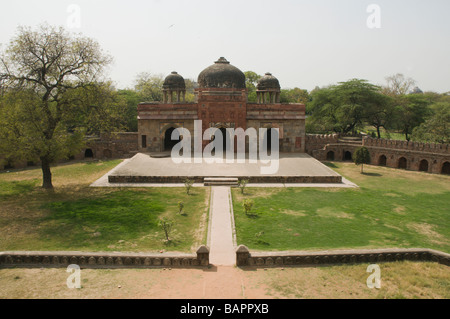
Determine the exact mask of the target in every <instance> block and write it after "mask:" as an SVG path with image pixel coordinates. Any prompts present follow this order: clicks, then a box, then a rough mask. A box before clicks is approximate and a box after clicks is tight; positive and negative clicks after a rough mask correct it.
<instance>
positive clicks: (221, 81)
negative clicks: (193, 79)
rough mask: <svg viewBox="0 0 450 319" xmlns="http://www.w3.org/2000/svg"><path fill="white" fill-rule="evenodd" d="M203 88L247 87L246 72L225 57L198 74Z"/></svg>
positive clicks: (199, 82)
mask: <svg viewBox="0 0 450 319" xmlns="http://www.w3.org/2000/svg"><path fill="white" fill-rule="evenodd" d="M197 82H198V84H199V86H200V87H201V88H230V89H245V88H246V86H245V74H244V73H243V72H242V71H241V70H239V69H238V68H237V67H235V66H232V65H231V64H230V62H228V61H227V60H226V59H225V58H224V57H221V58H220V59H219V60H218V61H216V62H215V63H214V64H213V65H211V66H209V67H207V68H206V69H204V70H203V71H202V72H201V73H200V74H199V76H198V81H197Z"/></svg>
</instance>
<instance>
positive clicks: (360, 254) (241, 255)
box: [236, 245, 450, 268]
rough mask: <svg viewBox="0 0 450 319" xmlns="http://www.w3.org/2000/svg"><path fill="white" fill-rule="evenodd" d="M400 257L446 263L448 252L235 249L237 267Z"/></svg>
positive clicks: (321, 263) (363, 261)
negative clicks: (267, 250)
mask: <svg viewBox="0 0 450 319" xmlns="http://www.w3.org/2000/svg"><path fill="white" fill-rule="evenodd" d="M401 260H410V261H434V262H438V263H440V264H444V265H447V266H450V254H446V253H443V252H440V251H436V250H431V249H416V248H411V249H373V250H337V251H321V252H305V251H287V252H252V253H250V251H249V250H248V248H247V247H246V246H244V245H241V246H239V247H238V248H237V250H236V265H237V266H238V267H245V266H248V267H261V268H266V267H285V266H314V265H329V264H357V263H381V262H393V261H401Z"/></svg>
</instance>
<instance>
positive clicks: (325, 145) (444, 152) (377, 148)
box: [306, 135, 450, 174]
mask: <svg viewBox="0 0 450 319" xmlns="http://www.w3.org/2000/svg"><path fill="white" fill-rule="evenodd" d="M361 146H365V147H367V149H368V150H369V152H370V157H371V164H372V165H378V166H386V167H392V168H398V169H406V170H412V171H422V172H427V173H434V174H450V145H449V144H435V143H418V142H408V141H395V140H384V139H373V138H369V137H365V138H363V139H362V140H361V141H360V142H359V143H357V142H355V141H351V142H345V141H343V140H340V139H339V138H338V136H330V135H307V139H306V148H307V151H308V153H309V154H310V155H312V156H313V157H315V158H316V159H318V160H321V161H351V159H352V158H351V155H352V154H353V153H354V151H355V150H356V149H357V148H358V147H361Z"/></svg>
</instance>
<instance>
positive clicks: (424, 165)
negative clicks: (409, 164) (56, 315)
mask: <svg viewBox="0 0 450 319" xmlns="http://www.w3.org/2000/svg"><path fill="white" fill-rule="evenodd" d="M419 171H421V172H428V161H427V160H421V161H420V164H419Z"/></svg>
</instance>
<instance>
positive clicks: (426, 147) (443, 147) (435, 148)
mask: <svg viewBox="0 0 450 319" xmlns="http://www.w3.org/2000/svg"><path fill="white" fill-rule="evenodd" d="M363 145H364V146H368V147H382V148H392V149H395V150H410V151H417V152H428V153H444V154H450V145H449V144H435V143H420V142H411V141H410V142H408V141H396V140H385V139H376V138H370V137H366V138H364V139H363Z"/></svg>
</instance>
